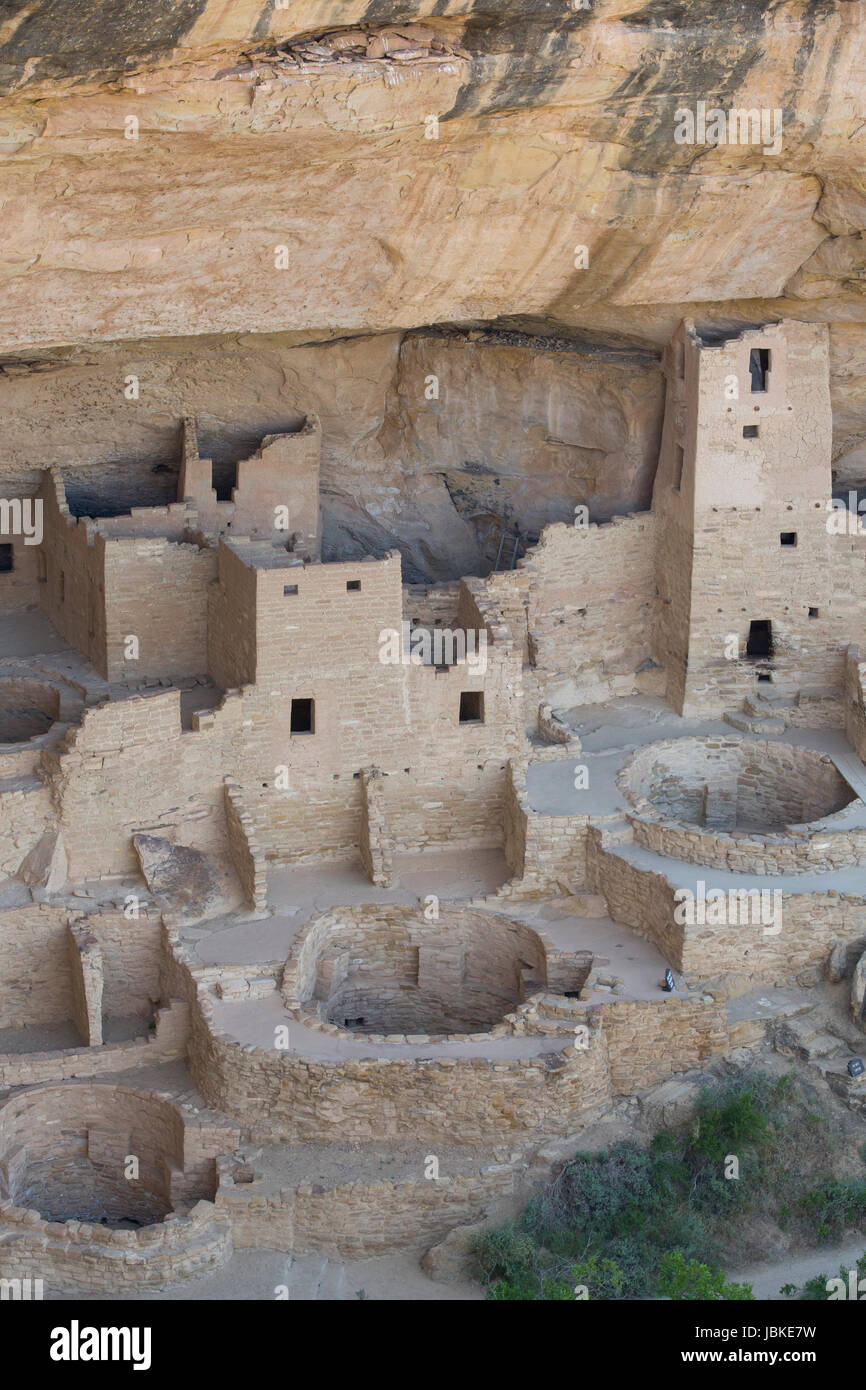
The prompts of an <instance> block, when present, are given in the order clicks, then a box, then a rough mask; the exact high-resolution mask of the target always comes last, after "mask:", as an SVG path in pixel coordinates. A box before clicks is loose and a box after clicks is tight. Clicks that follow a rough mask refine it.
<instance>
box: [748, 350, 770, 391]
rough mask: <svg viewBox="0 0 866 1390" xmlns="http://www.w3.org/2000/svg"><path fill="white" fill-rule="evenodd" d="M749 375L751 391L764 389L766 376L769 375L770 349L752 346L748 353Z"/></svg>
mask: <svg viewBox="0 0 866 1390" xmlns="http://www.w3.org/2000/svg"><path fill="white" fill-rule="evenodd" d="M749 375H750V376H751V378H752V391H753V392H755V391H766V389H767V377H768V376H769V375H770V349H769V348H752V351H751V352H750V353H749Z"/></svg>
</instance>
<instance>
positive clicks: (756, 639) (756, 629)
mask: <svg viewBox="0 0 866 1390" xmlns="http://www.w3.org/2000/svg"><path fill="white" fill-rule="evenodd" d="M772 655H773V624H772V623H771V622H770V621H769V620H768V619H767V618H753V619H752V621H751V622H750V623H749V640H748V642H747V643H746V656H757V657H769V656H772Z"/></svg>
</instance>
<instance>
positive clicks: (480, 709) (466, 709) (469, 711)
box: [460, 690, 484, 724]
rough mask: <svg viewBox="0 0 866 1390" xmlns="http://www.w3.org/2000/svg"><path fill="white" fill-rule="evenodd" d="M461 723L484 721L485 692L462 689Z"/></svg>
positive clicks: (481, 722)
mask: <svg viewBox="0 0 866 1390" xmlns="http://www.w3.org/2000/svg"><path fill="white" fill-rule="evenodd" d="M460 723H461V724H483V723H484V694H483V692H482V691H480V690H461V692H460Z"/></svg>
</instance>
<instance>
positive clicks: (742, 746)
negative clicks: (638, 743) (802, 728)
mask: <svg viewBox="0 0 866 1390" xmlns="http://www.w3.org/2000/svg"><path fill="white" fill-rule="evenodd" d="M619 785H620V790H621V791H623V792H624V793H625V795H626V796H627V797H628V798H629V800H630V801H631V802H632V804H633V805H639V804H640V803H641V802H649V804H650V806H652V807H654V808H655V810H657V811H659V812H661V814H662V815H663V816H665V817H667V818H668V819H670V820H675V821H684V822H686V823H687V824H689V825H695V826H699V827H702V828H703V827H707V828H709V829H713V830H727V831H733V830H743V831H746V832H747V833H755V834H762V833H764V832H765V831H768V830H770V831H772V830H784V829H786V828H787V827H788V826H794V825H804V824H808V823H809V822H810V821H815V820H821V819H822V818H823V817H825V816H831V815H834V814H835V813H836V812H837V811H841V810H842V809H843V808H844V807H845V806H848V805H849V804H850V803H851V802H853V801H855V800H856V793H855V792H854V791H853V790H852V788H851V787H849V785H848V783H847V782H846V781H845V778H844V777H843V776H842V774H841V772H839V770H838V768H837V767H836V765H835V763H834V762H833V760H832V759H831V758H828V757H827V756H826V755H825V754H823V753H815V752H812V751H811V750H810V749H808V748H798V747H796V746H794V745H792V744H789V743H782V742H766V741H764V742H761V741H752V740H747V739H728V738H718V739H709V738H706V739H702V738H682V739H671V740H669V741H668V742H667V743H663V744H650V746H649V747H647V748H642V749H641V750H640V752H639V753H636V754H635V756H634V757H633V758H632V759H631V761H630V762H629V763H628V765H627V766H626V768H625V769H624V771H623V772H622V773H621V774H620V779H619Z"/></svg>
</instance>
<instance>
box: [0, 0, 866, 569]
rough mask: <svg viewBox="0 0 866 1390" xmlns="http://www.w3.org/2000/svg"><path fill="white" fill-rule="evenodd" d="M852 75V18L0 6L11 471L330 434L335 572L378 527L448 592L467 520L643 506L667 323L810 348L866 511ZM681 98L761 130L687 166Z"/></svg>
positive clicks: (865, 357)
mask: <svg viewBox="0 0 866 1390" xmlns="http://www.w3.org/2000/svg"><path fill="white" fill-rule="evenodd" d="M443 8H444V9H446V10H447V11H448V13H447V14H444V15H443V14H439V13H438V11H440V10H442V9H443ZM413 26H414V27H413ZM864 77H866V47H864V45H863V43H862V13H861V6H860V5H859V4H852V3H849V0H786V2H785V3H782V4H773V5H770V4H766V5H763V4H755V3H742V0H688V3H685V0H682V2H681V0H657V2H656V3H652V2H650V3H640V0H637V3H635V0H630V3H629V0H594V3H593V4H592V5H591V6H590V7H588V8H585V9H584V8H578V9H574V8H572V7H571V6H570V5H569V4H568V3H567V0H518V3H515V2H514V0H507V3H506V0H485V3H483V4H482V3H480V2H479V3H474V0H465V3H462V4H456V3H453V0H452V3H449V4H448V5H447V6H443V5H442V4H441V3H439V0H415V2H414V3H407V4H406V5H403V6H399V7H395V6H394V5H392V4H390V3H388V4H383V3H381V0H356V2H352V0H349V2H348V3H347V2H346V0H341V3H339V4H338V3H337V0H292V4H291V6H290V7H288V8H287V9H277V8H275V7H273V6H270V5H267V6H263V5H262V3H261V0H236V2H235V3H232V4H231V5H227V4H225V3H224V0H154V3H153V4H150V5H148V6H147V7H145V8H144V9H142V8H141V7H140V6H137V5H132V4H131V3H122V4H117V5H114V6H112V7H110V8H109V9H108V10H106V7H105V6H104V5H102V4H99V3H97V0H81V3H80V4H78V5H76V6H75V9H74V15H73V13H72V11H69V10H68V8H67V7H65V6H63V5H60V4H58V3H56V0H28V3H27V4H14V5H7V7H6V10H4V18H3V20H2V22H0V90H2V92H3V94H4V95H3V96H2V98H0V154H2V157H3V163H4V167H3V171H2V183H3V188H4V191H5V197H4V200H3V203H2V211H0V230H2V238H0V279H2V281H3V295H2V297H0V352H4V351H5V352H6V353H8V354H10V357H11V358H13V359H15V360H17V361H18V362H19V363H20V362H21V360H22V359H24V366H23V367H22V366H20V365H19V366H18V367H17V368H16V366H15V360H13V361H12V362H11V365H10V367H9V372H10V373H11V375H10V374H8V373H7V372H4V373H3V376H2V379H0V404H10V405H11V406H12V411H13V423H12V438H11V440H10V441H9V442H10V443H11V446H12V453H11V456H10V458H9V462H8V463H6V462H4V474H8V475H10V476H11V475H12V474H15V475H16V476H17V477H18V479H19V482H20V485H21V486H24V483H23V481H22V479H23V475H24V473H25V472H26V471H27V469H30V470H32V469H34V468H37V467H38V466H40V465H41V464H44V463H45V462H49V461H52V459H54V458H55V457H56V456H57V455H58V454H60V455H65V457H64V459H63V461H64V462H65V463H67V464H69V465H70V466H72V465H73V464H75V465H79V466H89V465H90V463H91V462H94V463H96V464H98V465H100V466H101V465H102V464H103V462H104V463H107V462H109V461H113V464H114V466H116V468H117V469H118V470H121V471H122V470H123V469H124V468H126V467H127V466H132V465H133V464H135V463H137V462H142V463H143V461H144V460H145V459H146V458H148V457H149V458H150V464H149V466H150V467H154V466H156V465H157V464H159V463H162V464H165V465H166V466H170V464H171V441H172V440H173V438H174V431H175V430H176V427H177V422H178V420H179V418H180V415H181V414H182V413H184V411H189V410H194V411H197V412H198V411H204V413H205V414H209V415H210V416H211V419H212V422H213V432H214V436H215V438H216V440H217V445H216V450H217V452H218V450H219V448H221V447H222V448H225V449H228V450H230V451H231V450H235V451H236V454H237V456H240V453H241V452H242V450H241V443H240V439H239V437H240V436H242V435H243V436H247V437H248V439H254V437H258V438H260V437H261V434H262V433H263V432H266V431H267V430H268V429H275V428H280V427H283V426H284V423H285V422H286V421H287V420H296V419H297V418H300V417H301V416H303V415H304V414H305V413H306V411H307V410H314V411H316V412H317V413H318V414H319V415H320V416H321V417H322V421H323V432H324V440H325V457H324V459H323V485H324V489H325V494H324V496H325V508H326V531H325V538H326V551H325V553H326V555H328V554H330V555H331V556H334V555H343V554H346V555H352V554H355V553H358V554H360V553H363V552H364V551H372V552H373V553H378V552H379V551H380V550H382V549H383V548H384V547H385V546H386V544H387V543H390V544H393V543H394V540H395V538H396V540H397V543H398V544H400V546H401V548H403V550H404V554H405V555H406V557H407V562H408V570H407V578H410V579H412V578H443V577H447V576H448V575H450V574H455V573H461V572H468V571H472V570H476V569H478V568H483V564H484V559H483V553H482V552H483V550H484V541H483V535H481V531H482V530H483V527H481V528H480V526H479V518H483V517H484V515H485V514H486V513H488V512H492V514H494V515H495V517H496V518H497V519H499V520H501V521H504V522H508V523H513V524H515V525H517V526H518V527H519V528H520V529H521V530H523V531H529V532H536V531H537V530H538V529H539V528H540V525H542V524H544V522H545V521H550V520H557V519H564V518H565V516H566V515H567V514H568V511H569V508H571V507H573V505H574V504H575V503H577V502H586V503H587V504H588V505H589V506H590V509H591V512H592V514H593V515H594V516H597V517H599V518H601V519H603V518H604V517H606V516H609V515H610V514H611V513H612V512H617V511H620V512H621V511H625V510H628V509H629V508H632V507H635V506H644V505H646V499H647V496H648V486H649V475H650V473H651V471H652V466H653V458H654V451H655V448H656V443H657V431H658V406H659V401H660V387H659V375H658V367H657V361H656V356H655V354H656V353H657V352H658V349H659V348H660V346H661V345H662V344H663V343H664V342H665V341H667V340H668V338H669V337H670V335H671V333H672V331H673V329H674V327H675V325H676V323H677V322H678V321H679V319H680V318H681V317H682V316H683V314H684V313H687V314H689V315H690V316H691V317H694V318H697V319H698V320H699V321H705V322H708V323H712V324H714V325H717V326H719V327H724V328H736V327H738V326H741V325H743V324H745V323H755V322H765V321H768V320H774V319H778V318H781V317H783V316H788V317H794V318H803V319H817V320H821V321H827V322H829V324H830V328H831V362H832V373H833V377H832V388H833V403H834V421H835V431H836V437H835V440H834V460H835V465H836V477H837V481H838V482H839V483H840V485H843V486H849V485H856V484H857V483H858V482H860V481H862V480H863V478H864V475H866V443H864V412H866V392H864V387H866V349H864V346H863V344H864V341H866V339H864V334H863V318H864V306H863V295H862V284H863V268H864V265H866V253H864V241H863V231H864V228H866V183H864V179H863V175H862V172H861V171H862V167H863V146H864V142H866V119H864V116H866V113H864V111H863V103H864V98H863V92H864V90H866V83H864V80H863V79H864ZM701 102H703V103H705V106H706V108H708V109H709V110H712V109H714V108H718V109H719V110H721V111H722V112H723V113H728V112H729V111H730V110H731V109H734V110H742V111H744V112H746V111H748V110H749V109H754V110H755V111H756V112H757V113H758V116H759V117H762V116H763V115H766V124H765V126H764V127H762V126H761V122H760V120H759V122H758V127H757V128H756V129H754V130H753V129H752V126H751V125H750V124H749V123H748V122H747V123H746V124H745V126H744V127H743V128H742V129H740V128H739V127H738V135H739V136H740V137H742V136H743V135H745V137H746V139H745V142H744V143H739V142H738V143H728V142H724V143H719V144H718V145H716V146H713V145H712V144H710V143H687V142H683V143H679V142H678V140H677V138H676V133H677V129H678V119H677V112H678V111H682V110H686V111H689V112H691V113H693V114H694V115H695V117H697V113H698V104H699V103H701ZM705 115H706V112H705ZM741 125H742V122H741ZM680 127H681V123H680ZM680 133H682V129H681V128H680ZM693 133H694V135H695V139H696V140H698V136H699V132H698V131H697V130H695V131H694V132H693ZM724 133H725V134H727V133H729V130H728V128H727V127H726V128H725V132H724ZM777 135H778V139H777V138H776V136H777ZM753 137H755V138H753ZM281 248H282V249H281ZM441 324H448V325H458V326H461V325H462V326H463V328H464V329H466V330H467V331H466V332H458V333H456V334H455V333H451V334H450V335H442V334H441V332H440V330H438V329H434V331H433V332H432V333H431V332H430V326H431V325H441ZM491 325H493V326H494V328H495V330H496V333H497V336H496V337H495V338H493V339H489V338H487V339H484V340H480V341H479V340H473V339H472V338H471V336H470V335H471V331H472V330H475V331H481V330H486V329H487V328H488V327H489V326H491ZM418 330H421V331H418ZM518 332H524V333H526V332H528V333H530V334H532V335H534V336H535V343H534V346H530V347H527V346H525V345H524V346H523V347H521V346H520V345H519V343H517V340H514V339H512V340H509V339H508V337H507V336H505V337H503V336H500V335H502V334H505V335H507V334H510V333H518ZM403 333H409V335H410V336H409V337H408V338H407V339H406V340H405V341H404V342H403V343H402V348H401V335H402V334H403ZM347 337H358V338H359V339H360V342H359V343H357V344H356V345H355V346H353V345H352V344H351V343H349V342H346V341H344V340H345V339H346V338H347ZM335 339H339V340H340V341H339V342H334V341H333V340H335ZM562 339H566V340H569V339H572V340H573V341H574V342H575V343H576V344H577V346H578V347H585V346H586V345H587V344H588V345H589V346H590V347H591V348H595V349H599V348H604V349H609V348H611V347H613V348H615V349H616V350H617V352H619V353H620V354H621V355H620V357H619V358H618V359H617V360H613V359H612V358H609V357H605V356H604V354H603V353H599V352H598V351H573V350H571V349H565V350H563V349H562V348H561V347H560V346H557V344H558V343H560V342H561V340H562ZM190 340H195V341H194V342H193V341H190ZM205 340H206V341H205ZM117 342H122V343H123V344H125V346H123V347H116V346H103V344H104V343H105V344H111V343H117ZM324 343H330V344H331V345H330V346H327V347H326V346H322V344H324ZM69 344H79V345H82V347H83V349H84V351H83V352H82V353H79V354H78V355H77V356H75V357H73V358H70V357H69V356H68V355H66V354H64V353H63V352H61V351H60V345H69ZM551 344H553V346H551ZM521 353H522V354H523V355H522V356H521ZM45 354H47V355H48V357H49V358H50V359H51V361H49V362H48V364H47V365H46V362H45ZM58 354H59V356H58ZM622 354H625V356H622ZM629 354H634V355H633V356H629ZM641 354H645V356H643V357H642V356H641ZM34 357H35V358H36V359H37V360H36V361H35V362H34ZM530 359H531V361H530ZM527 362H528V363H529V365H528V366H525V365H524V363H527ZM58 363H59V365H58ZM52 364H53V365H52ZM0 365H2V364H0ZM137 367H140V368H141V375H142V380H143V381H144V380H146V386H144V387H143V389H142V394H141V397H140V400H139V402H138V403H137V404H130V403H129V402H128V401H126V400H124V398H123V379H124V377H125V376H126V375H127V374H128V373H130V372H136V368H137ZM437 368H438V371H437ZM37 369H38V372H37V375H36V377H35V378H34V381H33V383H32V384H30V383H29V380H28V374H29V373H30V372H31V371H36V370H37ZM425 369H427V370H425ZM420 371H424V376H425V377H427V376H430V375H435V376H439V378H440V383H444V386H443V387H442V388H441V389H440V396H439V400H438V402H437V401H435V400H434V401H428V400H427V399H426V398H425V397H424V396H423V394H419V391H418V380H417V376H418V373H419V372H420ZM16 372H17V373H18V374H17V375H16V374H15V373H16ZM22 374H23V376H24V380H23V381H22ZM9 392H11V395H10V394H8V393H9ZM25 397H29V399H28V402H27V413H26V430H25V428H24V427H23V426H22V423H21V422H22V421H23V420H24V419H25V416H24V415H23V414H18V411H19V407H20V406H21V405H22V403H23V401H24V398H25ZM85 419H86V420H87V421H88V426H87V428H86V429H85V427H84V421H85ZM63 426H66V428H67V433H66V436H65V439H64V438H63V430H62V427H63ZM73 455H74V456H73ZM3 481H4V484H5V483H6V478H5V477H4V480H3ZM162 484H163V485H165V486H166V487H169V484H170V478H168V477H167V476H166V475H163V479H162ZM6 490H7V491H8V490H9V488H8V486H7V489H6ZM502 499H504V500H502Z"/></svg>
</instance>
